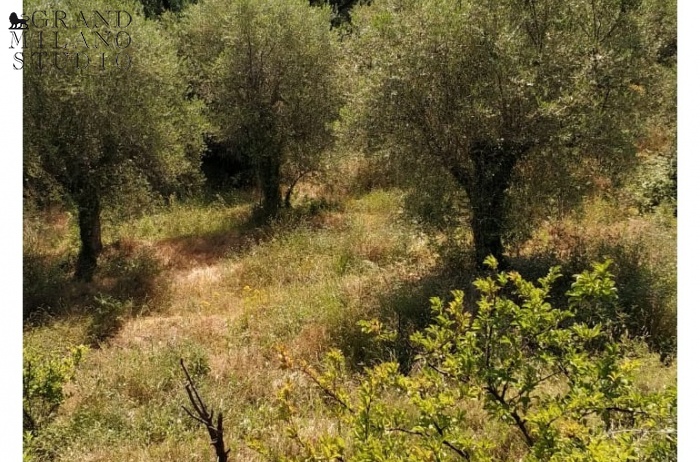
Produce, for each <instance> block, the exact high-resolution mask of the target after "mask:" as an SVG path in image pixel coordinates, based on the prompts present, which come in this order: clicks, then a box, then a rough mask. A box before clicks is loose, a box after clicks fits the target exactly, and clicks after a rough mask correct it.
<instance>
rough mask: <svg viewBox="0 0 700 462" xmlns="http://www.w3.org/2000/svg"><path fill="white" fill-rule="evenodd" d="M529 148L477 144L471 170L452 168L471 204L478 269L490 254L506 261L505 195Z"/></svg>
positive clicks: (512, 145)
mask: <svg viewBox="0 0 700 462" xmlns="http://www.w3.org/2000/svg"><path fill="white" fill-rule="evenodd" d="M528 149H529V146H525V145H522V144H516V143H506V142H478V143H474V144H473V145H472V146H471V147H470V152H469V159H470V162H471V168H470V169H466V168H464V167H460V166H453V167H452V168H450V172H451V173H452V175H453V176H454V177H455V179H456V180H457V182H458V183H459V184H460V186H462V188H464V190H465V191H466V193H467V196H468V197H469V201H470V203H471V212H472V216H471V220H470V226H471V231H472V236H473V239H474V253H475V259H476V262H475V263H476V266H477V267H480V266H481V265H482V264H483V262H484V260H485V259H486V257H488V256H489V255H493V256H494V257H496V259H497V260H498V261H499V262H504V246H503V234H504V231H505V222H506V212H507V211H506V194H507V191H508V188H509V187H510V184H511V181H512V178H513V171H514V169H515V164H516V162H517V160H518V159H519V158H520V157H521V155H522V154H523V153H524V152H525V151H527V150H528Z"/></svg>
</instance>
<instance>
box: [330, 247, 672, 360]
mask: <svg viewBox="0 0 700 462" xmlns="http://www.w3.org/2000/svg"><path fill="white" fill-rule="evenodd" d="M606 258H611V259H612V260H613V266H612V268H611V269H612V272H613V274H614V275H615V280H616V286H617V289H618V296H619V308H618V310H619V312H620V313H619V315H620V318H619V319H620V320H623V322H624V327H623V328H622V331H623V332H626V333H627V334H628V335H629V336H631V337H632V338H636V339H641V340H643V341H645V342H646V343H647V345H648V346H649V347H650V348H651V350H652V351H655V352H657V353H660V355H661V359H662V361H665V360H671V359H673V357H675V351H676V323H675V296H674V294H675V292H674V291H675V278H668V277H665V275H664V270H663V268H655V267H652V265H651V264H650V263H649V262H648V261H647V260H645V257H644V255H643V253H642V252H641V251H640V249H639V247H637V246H634V245H632V246H630V245H629V243H604V244H597V245H591V246H590V247H589V248H587V249H586V251H581V252H580V253H576V254H574V255H569V256H567V257H557V256H556V255H555V254H553V253H551V252H550V253H547V252H542V253H539V254H533V255H530V256H527V257H522V256H520V257H510V258H508V261H507V269H506V271H517V272H518V273H520V274H521V275H522V276H523V278H524V279H526V280H529V281H537V280H538V279H539V278H542V277H544V276H546V274H547V273H548V272H549V270H550V268H552V267H554V266H559V267H560V268H561V273H562V277H561V278H559V279H558V280H557V281H556V283H555V284H553V286H552V288H551V290H550V299H549V301H550V303H551V304H552V305H553V306H555V307H559V308H566V307H568V296H567V295H566V294H567V292H568V291H569V289H570V288H571V284H572V282H573V281H574V279H575V275H576V274H580V273H581V272H583V271H585V270H588V269H590V265H591V264H592V263H593V262H601V261H604V260H605V259H606ZM471 261H472V260H471V259H470V258H469V257H468V256H466V255H465V258H462V259H452V260H446V261H444V262H443V264H442V265H441V266H438V267H436V268H435V269H433V270H432V271H430V272H429V273H427V274H424V275H423V276H421V277H420V278H418V279H415V280H410V281H403V282H400V283H397V284H394V285H393V286H392V287H391V288H390V289H389V290H387V291H384V292H383V293H379V294H378V295H377V298H378V308H377V309H376V311H375V312H374V313H375V314H374V317H376V318H377V319H378V320H379V321H380V322H381V323H382V324H383V325H384V326H385V327H386V328H388V330H391V331H393V332H395V333H396V338H395V339H394V340H392V341H386V340H384V341H378V340H376V339H375V338H374V337H373V336H372V335H370V334H367V333H364V332H363V331H362V329H361V327H360V326H358V325H356V323H357V321H359V319H353V320H347V322H346V323H345V328H344V332H343V335H340V336H338V339H339V344H338V347H339V348H340V349H341V350H343V352H344V353H345V354H346V355H347V357H348V358H349V359H350V361H349V363H350V364H355V365H357V366H358V368H360V367H361V366H365V365H371V364H375V363H377V362H380V361H386V360H396V361H397V362H398V363H399V366H400V369H401V371H402V372H404V373H407V372H408V371H410V369H411V368H412V366H413V358H414V357H415V355H416V354H417V353H418V351H417V350H416V349H415V347H414V346H413V344H412V342H411V340H410V337H411V335H412V334H413V333H414V332H416V331H419V330H421V329H424V328H426V327H428V326H429V325H430V324H431V323H432V320H433V319H432V313H431V308H430V299H431V298H433V297H438V298H440V299H442V300H449V299H450V298H451V292H452V291H453V290H462V291H463V292H464V294H465V297H464V301H465V308H466V309H468V310H474V308H475V307H476V303H477V301H478V297H479V294H478V292H477V291H476V289H475V287H474V285H473V282H474V280H475V279H476V278H477V277H480V276H484V275H485V272H481V271H477V270H475V269H474V267H473V266H471V265H470V264H465V263H464V262H471ZM502 295H503V296H506V297H507V296H509V294H508V293H506V292H504V293H503V294H502ZM579 321H580V322H586V319H580V320H579ZM614 321H615V322H618V320H614Z"/></svg>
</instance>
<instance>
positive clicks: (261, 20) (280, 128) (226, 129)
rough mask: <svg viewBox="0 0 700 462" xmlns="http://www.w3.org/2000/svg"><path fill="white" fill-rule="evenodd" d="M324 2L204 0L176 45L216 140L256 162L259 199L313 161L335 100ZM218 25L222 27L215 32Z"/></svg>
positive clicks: (273, 197) (315, 164)
mask: <svg viewBox="0 0 700 462" xmlns="http://www.w3.org/2000/svg"><path fill="white" fill-rule="evenodd" d="M328 19H329V10H328V8H312V7H310V6H309V4H308V2H304V1H302V0H294V1H289V2H278V1H271V0H270V1H265V0H263V1H251V0H238V1H235V2H229V1H222V0H213V1H209V2H205V3H202V4H201V5H197V6H195V7H193V8H191V9H189V10H188V12H187V13H186V15H185V19H184V23H183V25H184V32H183V33H182V41H181V47H182V48H181V51H182V53H183V54H184V55H185V57H186V60H187V62H188V64H189V66H190V70H191V73H192V80H193V86H194V90H195V92H196V93H197V94H199V95H201V97H202V98H203V99H204V100H205V101H206V103H207V107H208V109H209V115H210V117H211V120H212V121H213V124H214V129H215V132H216V133H215V134H216V135H217V138H218V139H219V140H221V141H223V142H225V143H226V144H227V145H228V146H230V147H232V148H233V150H235V151H237V152H238V154H239V155H240V153H244V154H245V155H246V157H247V158H249V159H251V161H252V163H253V165H254V166H255V169H256V172H257V175H258V181H259V184H260V187H261V189H262V194H263V207H264V209H265V212H266V213H268V214H271V215H274V214H276V213H277V208H278V207H279V205H280V202H281V198H280V194H281V192H280V185H281V184H282V183H285V184H287V185H288V187H289V188H292V187H293V186H294V185H295V183H296V182H297V181H298V179H299V178H301V177H303V176H304V175H306V174H307V173H309V172H311V171H314V170H316V169H318V168H319V165H320V162H321V154H322V152H323V151H324V149H325V148H327V147H328V146H329V145H330V144H331V142H332V137H331V128H330V123H331V122H332V121H333V120H334V119H335V118H336V114H337V110H338V104H339V98H338V92H337V91H336V87H335V85H336V84H335V68H334V65H335V46H334V41H333V36H332V35H331V32H330V31H329V26H328ZM222 31H225V33H222Z"/></svg>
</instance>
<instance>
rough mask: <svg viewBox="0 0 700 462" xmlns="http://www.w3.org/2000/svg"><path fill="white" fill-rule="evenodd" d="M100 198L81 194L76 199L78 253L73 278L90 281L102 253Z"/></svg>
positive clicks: (89, 194) (90, 194) (95, 195)
mask: <svg viewBox="0 0 700 462" xmlns="http://www.w3.org/2000/svg"><path fill="white" fill-rule="evenodd" d="M100 212H101V208H100V198H99V197H98V195H97V194H95V193H83V194H81V195H80V197H79V199H78V227H79V228H80V252H79V254H78V262H77V265H76V268H75V277H76V278H77V279H82V280H83V281H91V280H92V276H93V275H94V273H95V269H96V268H97V257H98V256H99V255H100V252H102V222H101V221H100Z"/></svg>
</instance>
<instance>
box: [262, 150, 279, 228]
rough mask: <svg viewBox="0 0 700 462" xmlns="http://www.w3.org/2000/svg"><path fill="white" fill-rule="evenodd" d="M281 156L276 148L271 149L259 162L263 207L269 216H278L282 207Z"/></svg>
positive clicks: (266, 215)
mask: <svg viewBox="0 0 700 462" xmlns="http://www.w3.org/2000/svg"><path fill="white" fill-rule="evenodd" d="M281 157H282V156H281V155H280V154H279V153H278V152H276V150H271V151H270V152H267V153H265V155H263V156H262V158H261V159H260V163H259V172H258V175H259V179H260V189H262V199H263V201H262V209H263V214H264V215H265V217H267V218H274V217H276V216H277V214H278V213H279V209H280V203H281V197H280V194H281V193H280V181H281V172H280V170H281V167H282V165H281Z"/></svg>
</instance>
